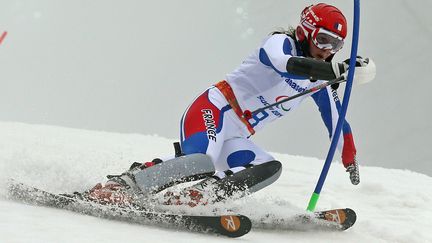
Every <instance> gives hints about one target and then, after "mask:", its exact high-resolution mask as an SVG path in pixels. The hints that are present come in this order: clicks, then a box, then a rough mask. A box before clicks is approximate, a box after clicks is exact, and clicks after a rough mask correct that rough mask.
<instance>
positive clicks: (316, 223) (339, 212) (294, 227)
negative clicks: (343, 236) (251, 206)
mask: <svg viewBox="0 0 432 243" xmlns="http://www.w3.org/2000/svg"><path fill="white" fill-rule="evenodd" d="M356 218H357V217H356V214H355V212H354V210H352V209H349V208H343V209H332V210H325V211H317V212H313V213H312V212H305V213H299V214H295V215H292V216H288V217H286V216H285V217H281V216H280V215H276V214H267V215H265V216H264V217H261V218H258V219H254V220H253V224H254V227H256V228H260V229H272V230H274V229H277V230H281V231H317V230H320V231H344V230H347V229H348V228H350V227H351V226H353V225H354V223H355V221H356Z"/></svg>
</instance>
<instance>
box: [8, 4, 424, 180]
mask: <svg viewBox="0 0 432 243" xmlns="http://www.w3.org/2000/svg"><path fill="white" fill-rule="evenodd" d="M326 2H327V3H330V4H334V5H335V6H337V7H339V8H340V9H341V10H342V11H343V12H344V13H345V15H346V17H347V18H348V22H349V23H350V25H351V23H352V15H353V3H352V1H344V0H338V1H326ZM312 3H316V2H315V1H294V0H291V1H288V0H271V1H251V0H249V1H245V0H219V1H209V0H188V1H175V0H158V1H138V0H125V1H114V0H104V1H102V0H92V1H85V0H74V1H55V0H38V1H31V0H27V1H24V0H3V1H1V2H0V34H1V33H3V31H8V35H7V36H6V38H5V39H4V41H3V43H2V44H1V45H0V120H2V121H17V122H24V123H34V124H47V125H58V126H65V127H74V128H83V129H90V130H103V131H112V132H120V133H141V134H158V135H160V136H163V137H167V138H178V136H179V122H180V117H181V115H182V113H183V111H184V109H185V108H186V107H187V105H188V104H189V103H190V102H191V101H192V100H193V99H194V98H195V96H196V95H197V94H199V93H200V92H201V91H202V90H204V89H205V88H207V87H208V86H210V85H211V84H214V83H215V82H217V81H219V80H221V79H224V78H225V75H226V73H228V72H231V71H232V70H233V69H234V68H236V67H237V65H239V64H240V63H241V62H242V60H243V59H244V58H245V57H246V56H247V55H249V53H251V52H252V51H253V50H254V49H255V48H257V47H258V46H259V44H260V43H261V40H262V39H263V38H264V37H265V36H266V35H268V33H270V32H271V31H273V30H275V29H276V28H279V27H284V28H287V27H288V26H290V25H292V26H296V25H297V23H298V21H299V14H300V12H301V10H303V8H304V7H305V6H307V5H309V4H312ZM430 9H432V1H430V0H417V1H409V0H394V1H384V0H376V1H361V11H362V13H361V28H360V44H359V54H360V55H362V56H367V57H371V58H372V59H374V60H375V63H376V65H377V77H376V79H375V80H374V82H372V83H369V84H365V85H362V86H355V87H354V88H353V91H352V95H351V101H350V107H349V110H348V113H347V119H348V120H349V122H350V124H351V127H352V129H353V133H354V137H355V141H356V145H357V149H358V159H359V162H360V163H361V164H363V165H367V166H380V167H386V168H401V169H409V170H413V171H418V172H421V173H425V174H428V175H432V166H431V163H432V161H431V157H432V149H430V146H431V144H432V143H431V142H430V138H431V136H432V122H431V121H430V119H431V118H432V109H431V105H432V101H431V99H430V96H429V95H430V94H429V92H430V91H429V88H430V87H432V84H431V83H432V82H431V81H430V78H429V77H428V74H429V70H428V68H431V67H432V59H431V56H432V46H431V45H432V44H431V43H432V17H431V15H430V14H429V11H430ZM351 31H352V28H350V30H349V36H348V38H347V41H346V45H345V47H344V49H343V50H342V51H341V52H340V53H338V55H337V56H336V58H335V60H336V61H342V60H344V59H346V58H348V57H349V53H350V48H351V46H350V42H351ZM343 90H344V87H342V88H341V89H339V93H340V95H341V96H342V93H343ZM0 139H1V136H0ZM253 140H254V141H255V142H256V143H257V144H258V145H260V146H261V147H263V148H265V149H266V150H268V151H272V152H280V153H288V154H292V155H304V156H310V157H317V158H321V159H323V158H325V156H326V155H327V151H328V148H329V140H328V134H327V131H326V129H325V126H324V124H323V122H322V121H321V118H320V114H319V112H318V110H317V108H316V106H315V104H314V103H313V101H312V100H309V101H307V102H305V103H304V105H303V106H301V107H300V108H299V109H297V110H295V111H294V112H292V113H291V114H289V115H287V116H286V117H285V118H284V119H281V120H279V121H277V122H275V123H274V124H272V125H270V126H268V128H267V129H265V130H263V131H261V132H259V133H258V134H257V135H256V136H254V138H253ZM335 158H337V159H338V160H339V158H340V157H339V156H337V157H335ZM145 159H149V158H143V160H145ZM286 166H289V165H286Z"/></svg>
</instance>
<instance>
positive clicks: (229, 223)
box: [8, 182, 252, 237]
mask: <svg viewBox="0 0 432 243" xmlns="http://www.w3.org/2000/svg"><path fill="white" fill-rule="evenodd" d="M8 195H9V198H11V199H14V200H18V201H21V202H25V203H28V204H32V205H37V206H46V207H53V208H58V209H65V210H69V211H73V212H77V213H81V214H86V215H91V216H96V217H100V218H106V219H111V220H118V221H125V222H129V223H136V224H142V225H158V226H161V227H166V228H177V229H183V230H188V231H193V232H203V233H213V234H217V235H224V236H228V237H240V236H243V235H245V234H247V233H248V232H249V231H250V230H251V227H252V223H251V221H250V219H249V218H248V217H246V216H244V215H236V214H233V215H217V216H202V215H182V214H172V213H164V212H156V211H149V210H144V209H134V208H122V207H117V206H109V205H101V204H97V203H94V202H88V201H84V200H80V199H77V198H74V197H68V196H65V195H59V194H54V193H50V192H47V191H44V190H41V189H38V188H35V187H31V186H28V185H25V184H23V183H17V182H11V183H10V184H9V190H8Z"/></svg>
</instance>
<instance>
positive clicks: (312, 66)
mask: <svg viewBox="0 0 432 243" xmlns="http://www.w3.org/2000/svg"><path fill="white" fill-rule="evenodd" d="M286 69H287V71H288V72H289V73H291V74H294V75H300V76H306V77H308V78H309V79H315V80H318V79H319V80H333V79H335V78H338V77H340V75H341V74H342V73H344V72H345V71H346V68H345V66H344V65H343V64H342V63H332V62H324V61H319V60H315V59H312V58H303V57H291V58H290V59H288V62H287V65H286Z"/></svg>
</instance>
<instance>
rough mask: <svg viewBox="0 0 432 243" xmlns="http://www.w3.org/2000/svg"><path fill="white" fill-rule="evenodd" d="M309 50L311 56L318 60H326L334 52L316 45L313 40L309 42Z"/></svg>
mask: <svg viewBox="0 0 432 243" xmlns="http://www.w3.org/2000/svg"><path fill="white" fill-rule="evenodd" d="M309 52H310V54H311V56H312V57H313V58H315V59H317V60H325V59H327V58H328V57H329V56H330V55H331V54H332V53H331V50H329V49H327V50H323V49H320V48H318V47H316V46H315V44H314V43H313V41H310V42H309Z"/></svg>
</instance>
